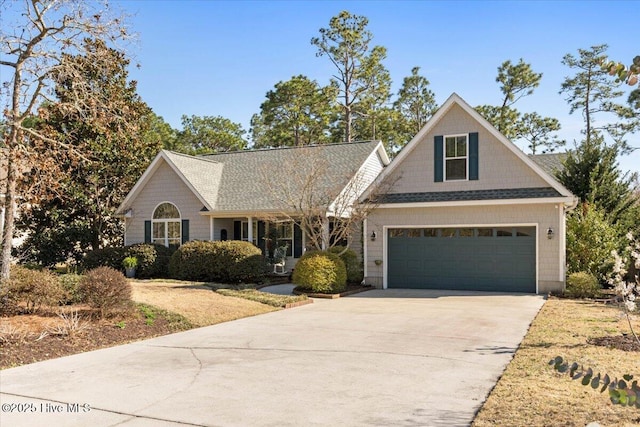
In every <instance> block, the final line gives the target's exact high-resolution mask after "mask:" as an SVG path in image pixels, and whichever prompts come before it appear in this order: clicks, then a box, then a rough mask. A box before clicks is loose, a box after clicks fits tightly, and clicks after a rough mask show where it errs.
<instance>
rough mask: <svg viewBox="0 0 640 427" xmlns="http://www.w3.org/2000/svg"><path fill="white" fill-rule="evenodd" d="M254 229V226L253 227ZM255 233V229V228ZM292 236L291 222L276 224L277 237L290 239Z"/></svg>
mask: <svg viewBox="0 0 640 427" xmlns="http://www.w3.org/2000/svg"><path fill="white" fill-rule="evenodd" d="M254 230H255V227H254ZM256 234H257V230H256ZM292 237H293V224H292V223H290V222H285V223H282V224H279V225H278V238H280V239H291V238H292Z"/></svg>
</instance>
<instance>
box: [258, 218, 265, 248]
mask: <svg viewBox="0 0 640 427" xmlns="http://www.w3.org/2000/svg"><path fill="white" fill-rule="evenodd" d="M264 226H265V224H264V221H258V241H257V243H258V247H259V248H260V249H261V250H262V253H263V254H265V253H266V251H265V240H264V235H265V227H264Z"/></svg>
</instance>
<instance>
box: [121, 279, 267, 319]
mask: <svg viewBox="0 0 640 427" xmlns="http://www.w3.org/2000/svg"><path fill="white" fill-rule="evenodd" d="M131 287H132V289H133V292H132V298H133V300H134V301H136V302H142V303H145V304H150V305H153V306H155V307H160V308H163V309H165V310H169V311H172V312H175V313H178V314H181V315H183V316H184V317H186V318H187V319H188V320H189V321H190V322H191V323H192V324H193V325H194V326H207V325H213V324H215V323H221V322H227V321H229V320H234V319H239V318H242V317H248V316H255V315H257V314H262V313H267V312H269V311H274V310H276V308H274V307H270V306H268V305H265V304H260V303H258V302H254V301H249V300H246V299H240V298H233V297H227V296H224V295H221V294H219V293H217V292H214V291H212V290H211V288H210V287H208V286H206V285H204V284H196V283H186V282H172V281H157V280H154V281H142V280H134V281H131Z"/></svg>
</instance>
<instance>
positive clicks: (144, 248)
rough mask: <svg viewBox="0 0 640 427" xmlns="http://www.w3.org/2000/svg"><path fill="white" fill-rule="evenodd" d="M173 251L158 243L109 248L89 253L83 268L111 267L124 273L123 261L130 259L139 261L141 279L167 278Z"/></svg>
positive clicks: (137, 268) (138, 275) (83, 261)
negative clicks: (133, 258)
mask: <svg viewBox="0 0 640 427" xmlns="http://www.w3.org/2000/svg"><path fill="white" fill-rule="evenodd" d="M172 254H173V249H170V248H167V247H166V246H164V245H159V244H157V243H136V244H134V245H130V246H125V247H108V248H102V249H96V250H94V251H91V252H88V253H87V254H86V255H85V257H84V259H83V260H82V268H83V269H84V270H91V269H93V268H96V267H111V268H113V269H116V270H120V271H123V265H122V261H123V260H124V259H125V258H128V257H135V258H136V259H137V260H138V266H137V267H136V276H137V277H139V278H141V279H149V278H152V277H167V276H168V275H169V260H170V259H171V255H172Z"/></svg>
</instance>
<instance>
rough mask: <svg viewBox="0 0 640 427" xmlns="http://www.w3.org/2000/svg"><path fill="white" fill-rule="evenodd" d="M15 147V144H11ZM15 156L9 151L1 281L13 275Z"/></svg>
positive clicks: (0, 262) (14, 136)
mask: <svg viewBox="0 0 640 427" xmlns="http://www.w3.org/2000/svg"><path fill="white" fill-rule="evenodd" d="M11 133H12V137H11V139H12V142H15V141H16V140H17V131H16V130H12V131H11ZM11 146H12V147H15V144H13V143H12V144H11ZM17 176H18V175H17V170H16V164H15V155H14V152H13V150H11V149H9V151H8V153H7V188H6V192H5V195H4V215H5V217H4V230H3V233H2V254H1V255H0V265H1V268H0V280H5V279H8V278H9V277H10V275H11V249H12V248H13V230H14V227H15V204H16V180H17Z"/></svg>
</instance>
